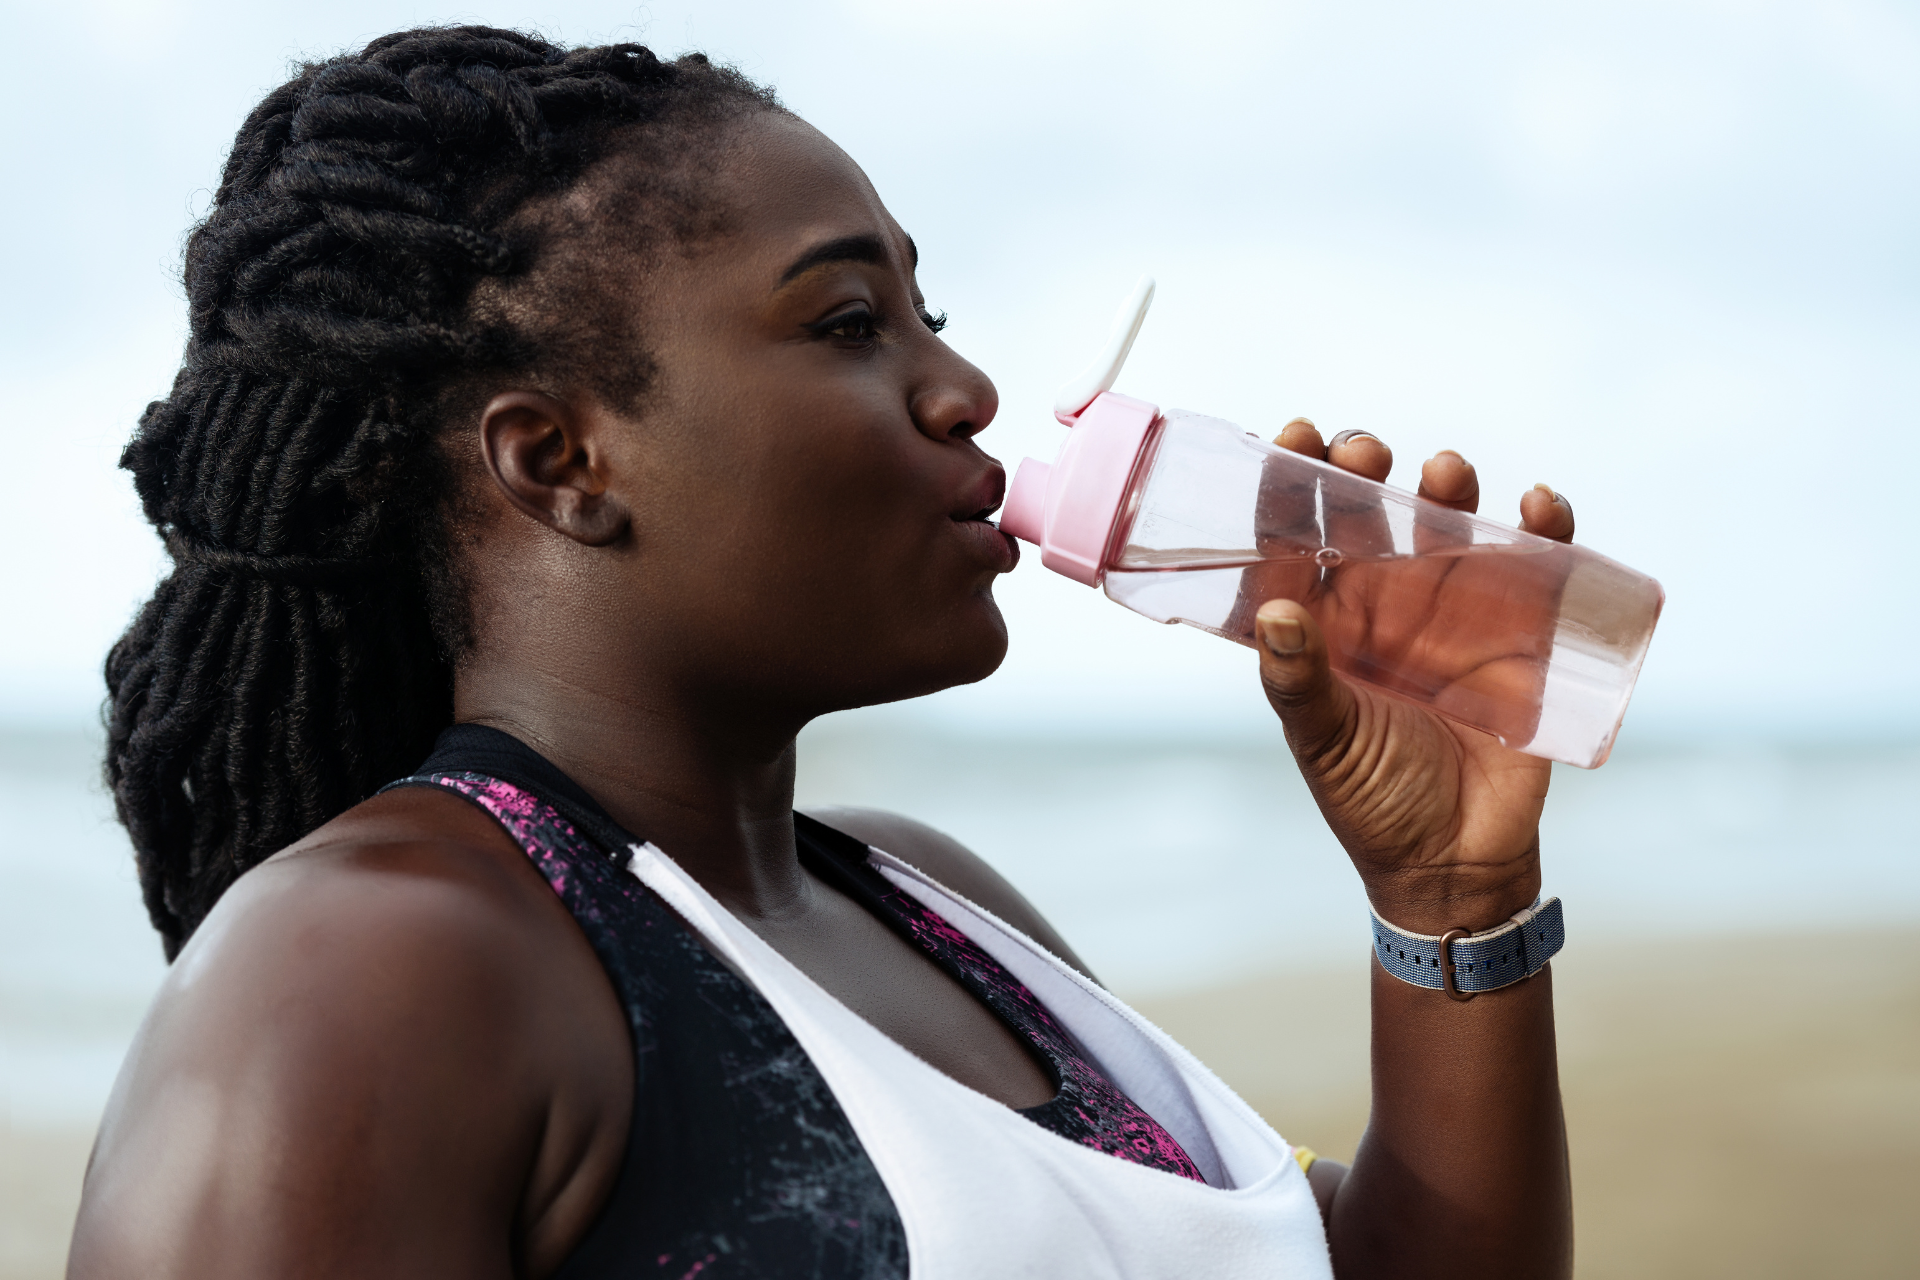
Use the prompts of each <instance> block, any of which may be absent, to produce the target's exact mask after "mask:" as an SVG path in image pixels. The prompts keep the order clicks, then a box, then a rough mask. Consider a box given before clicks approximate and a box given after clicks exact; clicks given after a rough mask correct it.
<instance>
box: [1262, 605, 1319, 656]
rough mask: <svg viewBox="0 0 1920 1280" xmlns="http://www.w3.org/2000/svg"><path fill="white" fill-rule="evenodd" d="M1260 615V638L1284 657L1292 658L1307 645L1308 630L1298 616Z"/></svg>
mask: <svg viewBox="0 0 1920 1280" xmlns="http://www.w3.org/2000/svg"><path fill="white" fill-rule="evenodd" d="M1259 616H1260V638H1261V639H1262V640H1263V641H1265V642H1266V646H1267V648H1269V649H1271V650H1273V651H1274V653H1276V654H1278V655H1279V656H1280V657H1283V658H1291V657H1292V656H1293V655H1294V654H1296V653H1299V652H1300V651H1301V650H1302V649H1304V648H1306V647H1307V632H1306V629H1305V628H1304V627H1302V626H1301V625H1300V619H1298V618H1275V617H1271V616H1269V615H1267V614H1264V613H1263V614H1261V615H1259Z"/></svg>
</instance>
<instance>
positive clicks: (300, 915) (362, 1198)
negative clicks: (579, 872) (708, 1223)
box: [70, 849, 630, 1277]
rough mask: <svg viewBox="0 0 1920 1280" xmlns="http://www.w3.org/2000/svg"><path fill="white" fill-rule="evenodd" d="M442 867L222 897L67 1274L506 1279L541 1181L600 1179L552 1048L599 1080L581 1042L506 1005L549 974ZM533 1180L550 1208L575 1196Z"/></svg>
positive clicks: (124, 1076)
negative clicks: (563, 1047)
mask: <svg viewBox="0 0 1920 1280" xmlns="http://www.w3.org/2000/svg"><path fill="white" fill-rule="evenodd" d="M382 854H385V855H387V856H384V857H383V856H381V855H382ZM447 860H448V859H447V858H446V857H445V856H442V855H441V854H437V853H436V851H433V850H424V851H423V850H420V849H412V850H407V849H400V850H384V851H382V850H373V851H367V850H361V851H359V854H358V855H357V856H355V857H352V858H348V859H346V860H344V862H345V865H343V864H342V860H339V859H334V860H331V864H330V865H325V866H321V865H297V864H299V862H300V860H299V859H293V860H290V861H288V862H283V863H269V864H267V865H265V866H263V867H260V868H257V869H256V870H255V871H253V872H251V873H249V874H248V875H247V876H246V877H243V878H242V880H241V881H240V883H239V884H237V885H236V886H235V888H234V889H233V890H232V891H230V892H229V894H228V896H227V897H226V898H225V899H223V900H222V902H221V903H220V905H219V906H218V907H217V908H216V909H215V911H214V912H213V913H212V914H211V915H210V916H209V917H208V919H207V921H206V923H205V924H204V925H203V926H202V927H201V929H200V931H199V932H198V933H197V934H196V935H195V937H194V938H193V940H192V941H191V942H190V943H189V944H188V946H187V948H186V949H185V950H184V951H183V952H182V954H181V956H180V959H179V960H178V961H177V962H176V963H175V965H174V967H173V970H172V972H171V973H170V974H169V976H168V978H167V981H166V982H165V984H164V985H163V987H162V989H161V993H160V995H159V996H158V997H157V999H156V1001H155V1004H154V1007H153V1009H152V1010H151V1012H150V1013H149V1015H148V1017H147V1020H146V1022H145V1024H144V1025H143V1026H142V1028H141V1031H140V1034H139V1036H138V1038H137V1039H136V1041H135V1044H134V1047H133V1049H132V1051H131V1052H130V1054H129V1056H128V1060H127V1063H126V1065H125V1067H124V1068H123V1069H122V1072H121V1078H120V1080H119V1081H118V1083H117V1084H116V1085H115V1089H114V1095H113V1098H112V1100H111V1102H110V1103H109V1108H108V1114H107V1117H106V1120H105V1121H104V1123H103V1125H102V1128H101V1134H100V1137H99V1140H98V1142H97V1145H96V1148H95V1152H94V1158H93V1161H92V1163H91V1165H90V1166H89V1169H88V1175H87V1182H86V1187H85V1191H84V1196H83V1203H82V1206H81V1212H80V1218H79V1222H78V1224H77V1227H76V1231H75V1238H74V1246H73V1255H72V1260H71V1264H70V1267H71V1270H70V1274H71V1275H73V1276H75V1277H93V1276H133V1275H139V1276H142V1277H147V1276H157V1277H166V1276H175V1275H181V1276H184V1275H193V1276H196V1277H201V1276H221V1275H228V1274H232V1275H248V1276H258V1275H274V1276H296V1275H306V1274H316V1275H318V1274H326V1275H360V1276H387V1275H393V1276H400V1275H407V1276H413V1275H423V1274H460V1275H470V1276H500V1277H506V1276H511V1275H514V1274H516V1273H517V1272H520V1271H521V1270H522V1269H523V1266H524V1264H525V1263H526V1262H527V1261H528V1259H526V1257H525V1256H524V1247H523V1242H522V1239H521V1237H523V1236H524V1235H526V1234H527V1229H528V1228H532V1229H533V1231H534V1233H535V1234H538V1232H539V1230H540V1228H541V1224H540V1223H537V1222H535V1223H528V1222H525V1221H523V1219H524V1218H525V1217H526V1212H525V1209H526V1203H527V1202H526V1195H527V1192H528V1188H529V1186H530V1184H532V1183H534V1182H535V1181H537V1180H538V1178H537V1177H536V1170H537V1168H538V1167H539V1166H541V1165H543V1164H544V1165H552V1164H554V1163H555V1162H556V1160H557V1162H558V1163H559V1164H561V1165H565V1164H567V1163H568V1162H569V1161H572V1162H575V1163H576V1164H585V1165H590V1164H592V1163H593V1162H594V1161H595V1160H596V1159H597V1160H599V1161H600V1162H601V1163H602V1164H610V1165H611V1166H612V1167H617V1160H618V1155H619V1151H618V1146H616V1149H615V1150H614V1151H613V1152H612V1160H611V1161H609V1160H608V1159H607V1156H606V1153H604V1152H598V1151H597V1142H598V1140H597V1138H596V1136H595V1135H596V1134H597V1133H598V1131H599V1130H601V1129H602V1128H604V1127H605V1125H604V1124H603V1123H602V1120H603V1119H604V1118H601V1117H596V1116H594V1115H593V1114H592V1112H593V1110H594V1101H593V1100H594V1098H595V1097H598V1096H602V1095H603V1094H604V1090H599V1089H595V1088H593V1087H591V1085H589V1086H588V1087H587V1088H586V1089H584V1090H582V1089H580V1088H577V1087H573V1085H572V1084H571V1083H570V1082H569V1080H568V1079H567V1076H568V1071H567V1069H566V1067H565V1065H564V1063H563V1062H562V1061H561V1059H560V1056H559V1055H558V1054H556V1053H555V1052H554V1050H553V1048H552V1046H554V1045H555V1044H565V1043H569V1042H570V1043H571V1044H573V1045H575V1046H578V1047H581V1048H583V1049H585V1050H587V1051H588V1052H587V1058H586V1060H587V1061H598V1060H604V1058H605V1053H604V1046H600V1047H599V1051H598V1052H594V1051H593V1050H594V1048H595V1046H593V1045H592V1044H591V1041H592V1039H593V1037H594V1035H595V1028H596V1026H598V1025H600V1023H599V1021H598V1020H596V1019H592V1018H588V1019H585V1023H586V1025H584V1026H580V1025H575V1026H561V1025H543V1021H554V1022H557V1021H558V1019H557V1018H556V1017H554V1016H553V1015H550V1014H543V1013H542V1010H541V1003H540V1001H539V1000H538V999H529V998H528V993H527V990H526V988H527V986H528V984H529V983H530V982H531V981H532V980H533V976H534V974H536V973H537V972H538V969H539V965H538V963H537V962H539V961H541V960H542V959H545V960H546V961H547V966H546V967H547V968H548V969H549V970H550V971H551V970H552V969H553V968H555V967H556V966H555V965H554V958H553V957H552V956H550V955H549V956H545V957H543V956H541V955H540V954H538V952H539V951H540V950H541V948H539V947H538V946H537V942H536V940H535V939H534V938H533V937H530V935H529V932H528V923H527V921H526V919H525V916H526V912H525V910H524V906H525V904H524V903H522V904H521V907H522V908H523V909H521V910H516V909H515V906H514V903H513V901H512V896H513V895H512V894H511V893H508V894H506V895H504V898H503V896H502V895H501V894H499V893H496V892H492V891H490V890H489V888H488V887H487V886H485V885H483V884H477V883H475V882H474V880H473V878H472V877H471V875H470V874H466V873H464V872H463V871H458V870H450V871H449V872H448V873H447V874H436V863H439V862H444V861H447ZM453 860H455V861H457V855H455V856H454V859H453ZM468 870H470V868H469V869H468ZM556 905H557V904H556ZM535 932H536V933H537V926H536V927H535ZM530 946H531V947H532V950H533V951H534V953H535V954H531V955H530V954H529V950H530ZM581 948H582V949H583V950H585V949H586V948H585V944H584V940H582V943H581ZM589 956H590V952H589ZM557 967H558V968H559V969H560V971H561V972H563V973H564V971H565V968H566V965H565V961H564V957H562V958H561V962H560V963H559V965H558V966H557ZM522 970H524V971H525V972H522ZM553 1003H554V1004H557V1005H564V1004H565V1003H566V1002H565V1001H554V1002H553ZM616 1014H617V1009H616ZM620 1029H621V1030H624V1028H623V1027H621V1028H620ZM627 1056H630V1055H628V1053H627V1047H626V1045H625V1043H624V1037H622V1038H621V1041H620V1043H619V1044H618V1045H617V1048H616V1051H615V1055H614V1059H615V1061H616V1062H618V1061H619V1060H620V1059H621V1058H622V1057H627ZM629 1087H630V1086H629ZM620 1137H621V1138H622V1139H623V1138H624V1128H623V1127H622V1131H621V1133H620ZM618 1145H623V1144H618ZM549 1181H551V1182H553V1184H554V1186H555V1187H557V1188H558V1189H559V1190H558V1194H559V1196H560V1198H562V1199H564V1197H565V1195H566V1194H567V1187H568V1184H569V1183H570V1181H577V1179H569V1178H568V1177H567V1176H566V1175H565V1174H564V1173H563V1174H562V1175H561V1176H560V1177H559V1178H558V1179H557V1180H554V1179H551V1178H550V1179H549ZM563 1208H564V1207H563ZM595 1208H597V1205H590V1206H585V1207H584V1212H582V1211H580V1210H578V1209H576V1211H575V1212H574V1214H573V1216H574V1217H576V1218H580V1219H581V1220H582V1221H584V1220H585V1219H586V1218H587V1217H588V1216H589V1215H590V1212H591V1211H592V1210H593V1209H595ZM536 1269H538V1270H546V1269H550V1266H548V1265H542V1266H539V1267H537V1268H536Z"/></svg>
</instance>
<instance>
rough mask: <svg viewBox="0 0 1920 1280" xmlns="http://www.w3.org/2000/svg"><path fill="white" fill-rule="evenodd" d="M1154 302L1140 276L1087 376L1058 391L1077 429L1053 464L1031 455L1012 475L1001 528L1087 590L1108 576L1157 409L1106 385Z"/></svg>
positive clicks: (1060, 406) (1059, 414) (1058, 408)
mask: <svg viewBox="0 0 1920 1280" xmlns="http://www.w3.org/2000/svg"><path fill="white" fill-rule="evenodd" d="M1152 305H1153V277H1151V276H1141V277H1140V280H1139V283H1137V284H1135V285H1134V286H1133V293H1132V294H1131V295H1130V296H1129V297H1128V298H1127V300H1126V302H1124V303H1123V304H1121V307H1120V312H1119V314H1118V315H1116V316H1115V317H1114V321H1113V330H1112V332H1111V333H1109V334H1108V335H1107V345H1106V347H1105V349H1104V350H1102V351H1101V353H1100V356H1099V358H1098V359H1096V360H1095V361H1094V362H1093V363H1092V364H1091V365H1088V366H1087V369H1086V372H1084V373H1082V374H1081V375H1080V376H1079V377H1077V378H1075V379H1074V380H1073V381H1072V382H1069V383H1068V384H1067V385H1066V386H1064V387H1062V388H1060V394H1059V396H1058V397H1057V398H1056V399H1055V401H1054V406H1053V416H1054V417H1056V418H1058V419H1059V420H1060V421H1061V422H1063V423H1065V424H1066V425H1067V426H1069V427H1072V428H1073V434H1072V435H1070V436H1068V437H1067V443H1066V445H1065V447H1063V448H1062V449H1061V450H1060V456H1059V457H1058V458H1056V459H1054V462H1053V465H1052V466H1048V465H1047V464H1046V463H1044V462H1039V461H1036V460H1035V459H1033V458H1028V459H1026V460H1025V461H1023V462H1022V463H1021V464H1020V468H1019V470H1017V471H1015V472H1014V473H1013V483H1012V484H1011V485H1009V486H1008V488H1007V499H1006V502H1005V503H1004V504H1003V505H1002V506H1001V508H1000V529H1001V531H1002V532H1003V533H1010V534H1012V535H1013V536H1014V537H1016V538H1018V539H1020V540H1021V541H1022V542H1031V543H1033V544H1034V545H1035V546H1037V547H1039V548H1040V563H1041V564H1044V565H1045V566H1047V568H1049V569H1051V570H1053V571H1054V572H1055V573H1062V574H1065V575H1066V576H1067V577H1069V578H1072V579H1073V580H1074V581H1075V582H1084V583H1085V584H1086V585H1088V586H1090V587H1094V586H1098V585H1100V579H1101V577H1102V576H1103V575H1104V574H1105V573H1106V564H1107V553H1108V552H1109V551H1110V550H1111V547H1110V545H1109V544H1110V543H1112V541H1113V539H1114V536H1115V526H1117V525H1118V524H1119V523H1120V512H1121V509H1122V508H1123V507H1124V506H1125V505H1126V501H1127V489H1128V486H1129V483H1130V482H1131V481H1132V479H1133V470H1134V468H1135V466H1137V465H1138V464H1139V461H1140V450H1141V447H1142V446H1143V445H1145V444H1146V442H1147V437H1148V435H1149V433H1150V432H1151V431H1152V430H1153V423H1154V420H1155V419H1156V418H1158V417H1159V416H1160V410H1159V409H1158V408H1156V407H1155V406H1153V405H1150V404H1148V403H1146V402H1145V401H1144V400H1133V399H1129V398H1128V397H1126V396H1122V395H1115V394H1114V393H1113V392H1112V391H1109V390H1108V388H1109V387H1111V386H1112V385H1113V380H1114V379H1115V378H1117V377H1118V376H1119V375H1120V366H1122V365H1124V364H1125V363H1126V362H1127V353H1128V352H1129V351H1131V350H1133V340H1134V339H1135V338H1137V337H1139V336H1140V324H1141V322H1142V321H1144V320H1145V319H1146V318H1147V308H1148V307H1150V306H1152Z"/></svg>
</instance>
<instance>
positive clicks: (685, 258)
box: [483, 114, 1017, 716]
mask: <svg viewBox="0 0 1920 1280" xmlns="http://www.w3.org/2000/svg"><path fill="white" fill-rule="evenodd" d="M729 138H730V142H729V155H730V157H731V158H730V159H729V161H728V163H727V164H726V165H725V166H724V167H723V169H722V170H721V171H720V173H719V174H718V175H717V177H716V181H717V182H718V184H719V188H720V189H719V190H718V192H717V193H716V194H717V196H718V199H719V201H720V208H721V209H722V210H723V211H724V215H725V216H724V219H723V226H724V230H723V231H722V232H721V233H720V234H717V235H714V236H711V237H708V238H705V239H702V240H700V241H698V242H696V243H694V244H693V245H691V246H689V247H686V248H684V249H681V250H677V251H675V250H669V251H667V252H665V253H662V254H658V255H650V256H651V257H653V259H654V260H653V261H651V262H649V263H648V264H647V265H646V266H645V267H644V268H643V269H641V268H636V269H635V271H634V277H635V280H634V284H633V288H632V293H633V305H634V306H635V307H636V308H637V311H638V315H639V317H640V319H639V328H640V330H641V331H642V332H643V333H644V334H645V346H646V349H647V352H648V354H649V355H650V357H651V358H652V361H653V364H654V367H655V373H654V377H653V380H652V384H651V386H650V388H649V390H648V392H647V394H646V396H645V398H644V400H643V402H642V404H641V405H640V407H639V408H638V409H637V410H636V411H635V412H634V413H633V414H631V415H625V416H622V415H615V416H614V420H613V425H612V426H611V427H609V428H608V429H607V430H606V432H605V436H606V442H605V446H604V448H603V451H602V453H603V457H604V459H605V476H604V479H605V483H606V484H607V486H608V488H609V491H610V492H609V496H610V497H612V498H613V499H615V500H617V501H618V503H619V504H620V505H621V506H622V507H624V509H625V511H626V513H627V516H628V519H629V521H630V524H629V526H628V532H627V534H626V536H624V537H622V538H620V539H619V540H617V541H616V542H614V543H612V544H610V545H608V546H606V547H600V548H594V549H593V550H594V551H595V552H596V553H602V554H600V555H599V558H598V560H597V568H596V569H595V571H594V573H593V576H594V577H596V578H602V579H604V580H603V581H602V582H600V583H599V584H598V585H597V587H596V591H597V592H598V593H601V599H599V600H597V601H588V602H582V607H583V608H584V609H585V610H587V611H588V614H587V617H586V620H585V622H584V625H587V626H590V627H592V628H594V629H596V630H604V629H605V628H607V627H613V628H617V629H618V636H617V637H616V639H615V649H616V654H615V655H612V656H613V657H614V660H616V661H621V662H631V663H633V664H635V665H634V674H635V675H638V676H644V677H645V678H647V679H654V680H658V679H665V680H668V681H671V682H672V684H673V686H674V687H675V689H676V690H677V691H679V692H680V693H681V694H689V695H693V696H694V697H696V698H698V699H701V700H703V701H706V702H709V703H711V702H712V701H714V700H715V699H718V700H720V701H722V702H727V701H732V700H736V699H737V700H742V701H739V702H738V703H737V705H740V706H742V707H743V709H744V708H745V707H746V706H748V705H752V706H754V707H755V708H757V709H759V710H771V711H775V712H776V713H792V714H798V715H801V716H812V715H817V714H821V713H823V712H825V711H830V710H834V709H837V708H841V707H847V706H856V705H864V704H868V703H873V702H881V701H888V700H892V699H897V698H902V697H910V696H913V695H916V694H920V693H926V692H930V691H932V690H935V689H939V688H943V687H946V686H949V685H953V684H960V683H966V682H969V681H973V680H978V679H981V678H983V677H984V676H986V675H988V674H989V673H991V672H992V671H993V670H994V668H995V667H997V666H998V665H999V663H1000V660H1001V658H1002V657H1003V656H1004V654H1005V652H1006V627H1005V624H1004V622H1003V621H1002V619H1001V617H1000V612H999V608H998V606H997V605H996V604H995V603H994V600H993V595H992V589H993V582H994V579H995V578H996V577H997V576H998V575H999V574H1002V573H1005V572H1007V571H1008V570H1010V569H1011V568H1012V567H1013V565H1014V563H1015V560H1016V558H1017V551H1016V549H1015V547H1014V544H1013V541H1012V539H1011V538H1009V537H1007V536H1006V535H1004V534H1001V533H1000V532H999V531H998V530H997V529H996V528H994V527H993V526H992V525H990V524H988V523H986V521H985V517H986V516H987V515H988V514H989V513H990V512H991V511H992V510H993V509H994V508H995V507H997V506H998V505H999V503H1000V500H1001V498H1002V496H1003V494H1004V492H1005V484H1006V476H1005V472H1004V471H1003V469H1002V468H1001V466H1000V465H999V463H997V462H996V461H995V460H994V459H992V458H990V457H988V456H987V455H986V454H985V453H983V452H982V451H981V449H980V446H979V445H978V443H976V440H975V437H976V436H977V435H978V434H979V433H980V432H981V431H982V430H984V429H985V428H986V426H987V425H988V424H989V423H990V422H992V420H993V416H994V413H995V411H996V409H997V407H998V397H997V395H996V393H995V391H994V388H993V384H992V383H991V382H990V381H989V380H988V379H987V377H986V376H985V375H984V374H982V373H981V372H980V371H979V370H978V369H976V368H974V367H973V366H972V365H971V364H969V363H968V362H967V361H965V360H963V359H961V358H960V357H959V356H958V355H956V354H955V353H954V352H953V351H952V350H951V349H949V348H948V346H947V345H946V343H945V342H943V341H942V340H941V339H940V338H939V337H938V336H936V334H935V332H934V331H933V329H932V328H931V327H930V325H929V323H928V315H927V308H926V304H925V301H924V300H923V299H922V297H921V295H920V290H919V286H918V285H917V284H916V282H915V279H914V266H915V259H916V251H915V248H914V245H913V242H912V240H910V239H909V238H908V236H907V235H906V233H905V232H904V231H902V230H901V228H900V226H899V225H898V224H897V223H896V222H895V221H894V220H893V218H892V217H891V216H890V215H889V214H888V212H887V210H886V208H885V206H884V205H882V204H881V202H880V198H879V196H878V195H877V194H876V193H875V192H874V190H873V187H872V185H871V184H870V183H869V182H868V181H867V178H866V175H865V174H863V173H862V172H861V171H860V169H859V168H858V166H856V165H855V164H854V163H853V161H852V160H851V159H849V158H848V157H847V155H846V154H845V153H844V152H842V151H841V150H840V149H839V148H838V147H836V146H834V145H833V144H832V143H831V142H829V141H828V140H827V139H826V138H825V137H824V136H822V135H821V134H820V133H819V132H818V131H816V130H814V129H812V128H811V127H809V126H807V125H805V124H803V123H801V122H799V121H796V120H793V119H791V118H788V117H784V116H779V115H773V114H763V115H759V116H756V117H754V118H752V119H750V120H749V121H747V122H746V123H744V124H741V125H738V126H736V127H735V128H734V129H733V131H732V132H731V133H730V135H729ZM483 641H484V636H483ZM606 675H608V676H609V677H612V676H614V675H615V673H613V672H607V673H606Z"/></svg>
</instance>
